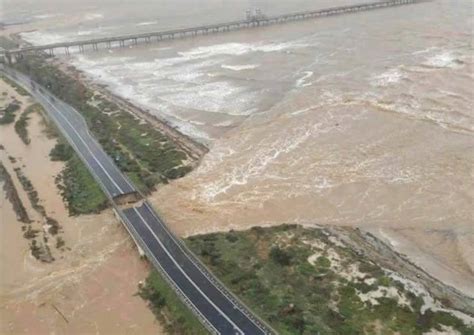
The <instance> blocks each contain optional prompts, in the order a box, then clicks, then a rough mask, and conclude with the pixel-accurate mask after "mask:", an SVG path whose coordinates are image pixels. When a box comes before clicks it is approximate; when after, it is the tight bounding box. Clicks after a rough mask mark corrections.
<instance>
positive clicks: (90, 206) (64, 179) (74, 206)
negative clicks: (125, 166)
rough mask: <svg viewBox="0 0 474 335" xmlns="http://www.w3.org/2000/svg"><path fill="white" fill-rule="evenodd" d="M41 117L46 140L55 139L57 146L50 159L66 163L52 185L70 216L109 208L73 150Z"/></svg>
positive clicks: (47, 120) (46, 120)
mask: <svg viewBox="0 0 474 335" xmlns="http://www.w3.org/2000/svg"><path fill="white" fill-rule="evenodd" d="M42 111H43V110H42ZM41 115H42V117H43V123H44V124H45V132H46V134H47V136H48V137H49V138H51V139H53V138H55V139H56V145H55V146H54V147H53V148H52V149H51V152H50V153H49V157H50V159H51V160H52V161H61V162H65V167H64V169H63V170H62V171H61V173H60V174H59V175H57V176H56V180H55V182H56V186H57V187H58V189H59V191H60V193H61V196H62V198H63V200H64V202H65V203H66V206H67V208H68V211H69V215H72V216H76V215H81V214H93V213H99V212H101V211H102V210H104V209H105V208H107V207H108V206H109V203H108V200H107V197H106V196H105V194H104V192H103V191H102V189H101V188H100V186H99V185H98V184H97V182H96V181H95V180H94V177H93V176H92V175H91V173H90V172H89V170H88V169H87V168H86V166H85V165H84V163H83V162H82V161H81V160H80V158H79V156H77V154H76V153H75V152H74V149H73V148H72V147H71V146H70V145H69V144H68V143H67V141H66V140H65V139H64V138H63V137H62V135H60V132H59V131H58V130H57V128H56V126H55V125H54V124H53V123H52V122H51V121H50V120H49V119H48V118H47V116H46V115H45V114H44V113H43V112H42V113H41Z"/></svg>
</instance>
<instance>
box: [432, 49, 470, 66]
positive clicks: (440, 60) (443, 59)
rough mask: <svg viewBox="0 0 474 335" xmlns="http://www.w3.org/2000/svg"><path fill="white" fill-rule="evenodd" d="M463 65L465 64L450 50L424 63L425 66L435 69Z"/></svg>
mask: <svg viewBox="0 0 474 335" xmlns="http://www.w3.org/2000/svg"><path fill="white" fill-rule="evenodd" d="M462 64H463V62H462V61H461V60H460V59H459V58H458V57H457V56H456V55H455V54H454V52H453V51H450V50H448V51H443V52H441V53H438V54H436V55H434V56H430V57H428V58H427V59H426V61H425V62H424V63H423V65H426V66H429V67H435V68H456V67H459V66H460V65H462Z"/></svg>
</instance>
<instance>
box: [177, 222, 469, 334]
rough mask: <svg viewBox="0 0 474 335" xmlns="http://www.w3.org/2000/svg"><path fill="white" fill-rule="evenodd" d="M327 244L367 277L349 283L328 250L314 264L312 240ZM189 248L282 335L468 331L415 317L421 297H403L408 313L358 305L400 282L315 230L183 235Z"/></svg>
mask: <svg viewBox="0 0 474 335" xmlns="http://www.w3.org/2000/svg"><path fill="white" fill-rule="evenodd" d="M316 240H317V241H318V243H317V244H321V243H323V244H324V245H330V247H331V248H332V250H335V251H336V252H337V253H338V254H339V255H340V257H341V260H340V262H341V267H342V268H346V269H347V268H349V266H350V265H352V264H358V266H359V270H360V271H362V270H364V271H362V272H364V273H366V276H367V278H375V281H374V283H373V284H371V285H368V284H366V283H365V282H364V280H363V279H357V278H356V279H353V280H348V279H347V277H345V276H343V275H342V273H340V272H339V270H336V268H335V267H333V265H332V264H331V263H332V261H331V259H330V258H329V256H328V255H327V251H325V250H319V249H317V250H318V251H317V252H318V253H319V254H320V256H319V257H318V258H317V259H316V260H315V262H314V265H313V264H310V263H309V261H308V257H309V256H310V255H313V254H315V249H314V248H313V247H312V246H311V243H303V241H310V242H311V241H316ZM186 243H187V245H188V246H189V247H190V248H191V250H193V251H194V252H195V253H196V254H197V255H198V256H199V257H200V258H201V259H202V260H203V261H204V263H205V264H206V265H207V266H209V267H210V269H211V270H212V271H213V273H215V274H216V275H217V277H218V278H220V279H221V280H222V281H223V282H224V283H225V284H226V286H227V287H228V288H230V289H231V291H233V292H234V293H235V294H236V295H237V296H239V298H241V299H242V300H243V301H244V302H245V303H246V304H247V305H248V306H249V307H250V308H251V309H252V310H254V311H255V312H256V313H257V315H259V316H260V317H262V318H263V319H264V320H266V321H267V322H268V323H269V324H271V325H272V326H273V328H274V329H275V330H276V331H277V332H278V333H279V334H282V335H290V334H292V335H293V334H377V333H381V334H393V333H397V332H398V333H399V334H404V335H411V334H414V335H421V334H423V333H425V332H428V331H429V330H431V329H441V326H442V325H444V326H450V327H453V328H454V329H456V330H458V331H459V332H460V333H461V334H472V331H473V329H472V328H469V327H467V326H465V325H464V324H463V323H462V322H461V321H460V320H459V319H457V318H456V317H454V316H453V315H451V314H448V313H445V312H433V311H429V312H426V313H424V314H422V313H421V312H420V307H421V304H422V301H421V304H420V300H419V299H421V298H419V297H416V296H415V295H414V294H412V295H407V299H409V301H410V303H411V308H409V307H407V306H403V305H401V304H399V303H398V301H397V300H395V299H394V298H389V297H382V298H378V299H377V302H378V304H375V305H372V304H371V303H370V302H363V301H362V300H361V298H360V296H359V295H360V294H361V293H367V292H370V291H373V290H377V289H378V287H379V285H383V286H387V287H388V286H390V287H396V288H398V289H400V290H401V292H405V289H404V288H403V284H401V283H398V282H395V281H393V280H391V279H390V278H387V277H386V275H385V273H384V271H383V270H382V269H381V268H380V267H379V266H377V265H376V264H373V263H370V262H368V261H365V260H363V259H362V258H361V257H360V256H357V254H356V253H354V252H353V251H352V250H351V249H348V248H343V247H340V246H337V245H335V244H333V243H332V242H331V241H330V240H329V238H328V236H326V235H325V234H323V232H322V231H321V230H317V229H305V228H302V227H299V226H293V225H284V226H280V227H273V228H254V229H250V230H248V231H244V232H230V233H217V234H208V235H201V236H193V237H189V238H188V239H187V240H186Z"/></svg>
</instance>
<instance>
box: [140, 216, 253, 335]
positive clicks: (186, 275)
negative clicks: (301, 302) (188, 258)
mask: <svg viewBox="0 0 474 335" xmlns="http://www.w3.org/2000/svg"><path fill="white" fill-rule="evenodd" d="M133 209H134V210H135V212H136V213H137V215H138V216H139V217H140V219H141V220H142V221H143V223H144V224H145V226H146V227H147V228H148V230H149V231H150V232H151V234H152V235H153V236H154V237H155V239H156V240H157V241H158V243H159V244H160V246H161V248H162V249H163V250H164V251H165V253H166V254H167V255H168V257H169V258H170V259H171V260H172V261H173V263H174V264H175V265H176V267H177V268H178V269H179V270H180V271H181V272H182V273H183V275H184V276H185V277H186V279H188V280H189V282H190V283H191V284H192V285H193V286H194V287H195V288H196V289H197V290H198V291H199V293H201V294H202V296H203V297H204V298H205V299H206V300H207V301H208V302H209V303H210V304H211V305H212V306H213V307H214V308H215V309H216V310H217V311H218V312H219V313H221V315H222V316H223V317H224V318H225V319H226V320H227V321H229V323H230V324H232V325H233V326H234V328H235V330H237V331H238V333H239V334H242V335H244V334H245V333H244V332H243V331H242V329H240V328H239V327H238V326H237V325H236V324H235V323H234V322H233V321H232V320H231V319H230V318H229V317H228V316H227V315H226V314H225V313H224V312H223V311H222V310H221V309H220V308H219V307H217V306H216V304H214V302H212V301H211V299H209V297H208V296H207V295H205V294H204V292H203V291H202V290H201V289H200V288H199V286H197V285H196V283H195V282H194V281H193V280H192V279H191V278H190V277H189V276H188V274H187V273H186V272H185V271H184V270H183V269H182V268H181V266H180V265H179V264H178V262H176V260H175V259H174V257H173V256H172V255H171V253H170V252H169V251H168V249H166V248H165V246H164V245H163V243H162V242H161V241H160V239H159V238H158V236H156V234H155V232H154V231H153V230H152V229H151V227H150V226H149V225H148V223H147V222H146V221H145V219H144V218H143V216H142V215H141V214H140V212H139V211H138V210H137V208H136V207H133Z"/></svg>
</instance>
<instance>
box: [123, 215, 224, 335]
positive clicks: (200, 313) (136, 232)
mask: <svg viewBox="0 0 474 335" xmlns="http://www.w3.org/2000/svg"><path fill="white" fill-rule="evenodd" d="M122 213H123V215H124V217H125V219H126V221H128V223H129V225H130V227H131V228H132V229H133V231H134V232H135V234H137V236H138V238H139V239H140V240H141V241H142V243H143V247H144V248H145V249H147V250H148V252H149V254H150V255H151V257H153V259H154V260H155V262H156V264H157V265H158V267H159V268H160V269H161V270H162V271H163V275H164V276H166V277H168V279H169V280H170V281H172V282H173V283H174V285H175V286H176V289H177V290H178V291H179V292H180V293H181V294H182V295H183V297H185V298H186V299H188V301H189V303H190V304H191V305H193V307H194V309H195V310H196V311H197V313H198V314H199V315H200V316H201V317H202V318H203V319H205V320H206V321H207V322H208V323H209V325H210V326H211V327H212V328H213V329H214V330H215V331H216V333H219V331H218V330H217V329H216V327H215V326H214V325H213V324H212V323H211V322H210V321H209V320H208V319H207V318H206V317H205V316H204V314H202V312H201V311H200V310H199V308H197V306H196V305H195V304H194V303H193V302H192V301H191V299H189V297H188V296H187V295H186V294H184V292H183V290H182V289H181V288H180V287H179V285H178V283H177V282H176V281H175V280H174V279H173V278H172V277H171V276H170V275H169V274H168V273H167V272H166V270H165V269H164V268H163V266H162V265H161V264H160V262H159V261H158V259H156V257H155V255H154V254H153V253H152V252H151V250H150V248H149V247H148V245H147V244H146V243H145V241H144V240H143V237H142V236H141V235H140V234H139V233H138V231H137V229H136V228H135V226H134V225H133V224H132V223H131V222H130V219H129V218H128V216H127V214H126V213H125V211H123V212H122ZM132 235H133V234H132ZM165 279H166V278H165Z"/></svg>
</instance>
